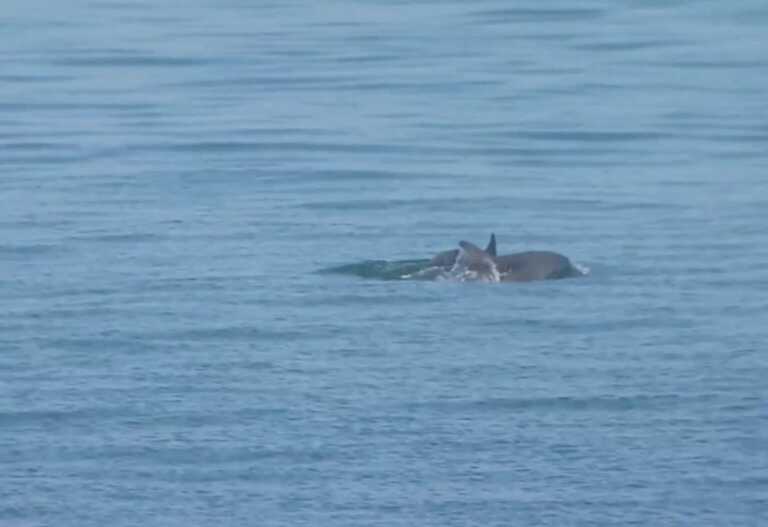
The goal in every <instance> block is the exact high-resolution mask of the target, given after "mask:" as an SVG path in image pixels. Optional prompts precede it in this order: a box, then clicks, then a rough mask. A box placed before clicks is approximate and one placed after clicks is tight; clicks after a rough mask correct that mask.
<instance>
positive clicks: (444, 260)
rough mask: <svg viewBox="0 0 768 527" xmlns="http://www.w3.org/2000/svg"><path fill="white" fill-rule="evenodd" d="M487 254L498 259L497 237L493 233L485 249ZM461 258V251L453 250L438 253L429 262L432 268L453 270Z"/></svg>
mask: <svg viewBox="0 0 768 527" xmlns="http://www.w3.org/2000/svg"><path fill="white" fill-rule="evenodd" d="M485 252H486V253H488V254H489V255H490V256H491V257H492V258H496V235H495V234H493V233H491V239H490V240H489V241H488V246H487V247H486V248H485ZM458 256H459V249H451V250H450V251H443V252H440V253H437V254H436V255H435V256H433V257H432V259H431V260H430V261H429V266H430V267H446V268H451V267H453V264H455V263H456V258H457V257H458Z"/></svg>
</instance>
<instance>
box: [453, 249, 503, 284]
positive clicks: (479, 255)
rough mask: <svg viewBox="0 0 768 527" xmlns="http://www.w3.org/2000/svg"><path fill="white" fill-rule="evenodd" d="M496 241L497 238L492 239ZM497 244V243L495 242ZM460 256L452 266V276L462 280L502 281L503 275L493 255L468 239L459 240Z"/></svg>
mask: <svg viewBox="0 0 768 527" xmlns="http://www.w3.org/2000/svg"><path fill="white" fill-rule="evenodd" d="M492 241H494V242H495V240H492ZM494 245H495V243H494ZM458 251H459V252H458V256H456V262H455V263H454V264H453V267H451V271H450V276H451V277H453V278H456V279H458V280H460V281H462V282H466V281H477V282H500V281H501V276H500V274H499V270H498V268H497V267H496V262H495V261H494V259H493V256H491V254H489V253H488V251H487V250H486V251H484V250H482V249H481V248H479V247H478V246H477V245H474V244H472V243H469V242H466V241H460V242H459V249H458Z"/></svg>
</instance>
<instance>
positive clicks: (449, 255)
mask: <svg viewBox="0 0 768 527" xmlns="http://www.w3.org/2000/svg"><path fill="white" fill-rule="evenodd" d="M458 255H459V250H458V249H453V250H450V251H443V252H441V253H437V254H436V255H435V256H433V257H432V259H431V260H430V261H429V265H430V266H432V267H453V264H454V263H456V257H457V256H458Z"/></svg>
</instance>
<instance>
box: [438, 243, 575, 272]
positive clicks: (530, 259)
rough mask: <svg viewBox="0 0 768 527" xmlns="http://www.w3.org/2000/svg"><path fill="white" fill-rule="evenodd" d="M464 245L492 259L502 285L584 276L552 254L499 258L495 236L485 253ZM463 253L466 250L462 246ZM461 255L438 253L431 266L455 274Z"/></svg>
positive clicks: (512, 255) (457, 252)
mask: <svg viewBox="0 0 768 527" xmlns="http://www.w3.org/2000/svg"><path fill="white" fill-rule="evenodd" d="M461 244H467V245H468V246H471V247H474V249H471V248H470V251H471V252H472V254H475V253H474V250H475V249H476V250H477V251H480V252H482V253H485V254H486V255H487V256H489V257H491V258H492V260H493V262H494V263H495V265H496V270H497V271H498V273H499V278H500V281H502V282H529V281H532V280H556V279H559V278H569V277H573V276H582V275H583V273H582V272H581V271H580V270H579V269H578V268H576V267H575V266H574V265H573V264H572V263H571V261H570V260H569V259H568V258H567V257H566V256H563V255H562V254H559V253H556V252H552V251H525V252H520V253H513V254H505V255H502V256H497V255H496V236H495V235H493V234H491V239H490V241H489V242H488V247H487V248H486V249H485V251H482V250H480V249H479V248H477V247H475V246H474V245H472V244H470V243H469V242H461ZM461 244H460V245H461ZM462 249H464V247H463V246H462ZM460 255H461V249H454V250H452V251H444V252H441V253H438V254H437V255H435V256H434V257H433V258H432V259H431V260H430V266H432V267H441V268H445V269H451V270H452V271H453V270H454V268H455V266H456V264H457V262H458V259H459V257H460ZM471 270H472V269H470V271H471Z"/></svg>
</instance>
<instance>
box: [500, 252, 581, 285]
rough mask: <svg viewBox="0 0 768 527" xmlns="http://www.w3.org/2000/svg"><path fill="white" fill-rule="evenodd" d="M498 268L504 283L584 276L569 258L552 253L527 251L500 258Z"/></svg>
mask: <svg viewBox="0 0 768 527" xmlns="http://www.w3.org/2000/svg"><path fill="white" fill-rule="evenodd" d="M496 267H497V268H498V270H499V273H500V275H501V281H502V282H529V281H531V280H557V279H558V278H568V277H571V276H581V275H582V273H581V271H579V270H578V269H577V268H576V267H574V265H573V264H572V263H571V261H570V260H569V259H568V258H567V257H565V256H563V255H562V254H559V253H555V252H551V251H526V252H522V253H514V254H505V255H503V256H498V257H497V258H496Z"/></svg>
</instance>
